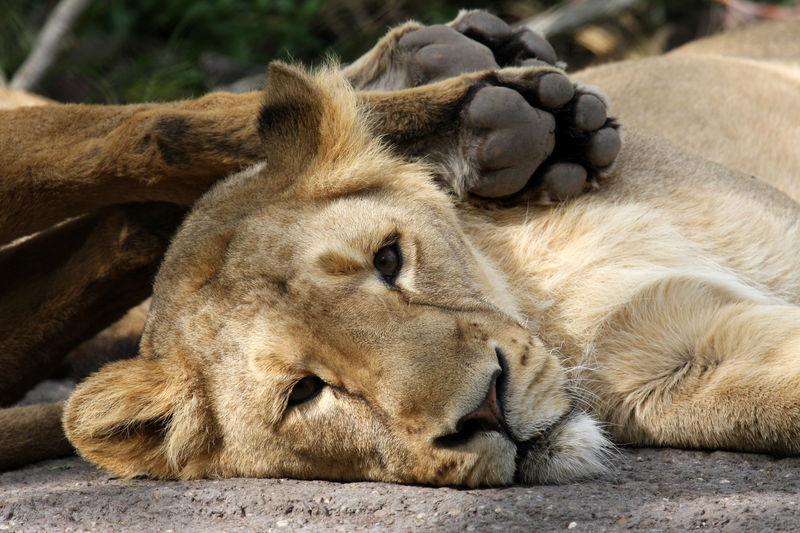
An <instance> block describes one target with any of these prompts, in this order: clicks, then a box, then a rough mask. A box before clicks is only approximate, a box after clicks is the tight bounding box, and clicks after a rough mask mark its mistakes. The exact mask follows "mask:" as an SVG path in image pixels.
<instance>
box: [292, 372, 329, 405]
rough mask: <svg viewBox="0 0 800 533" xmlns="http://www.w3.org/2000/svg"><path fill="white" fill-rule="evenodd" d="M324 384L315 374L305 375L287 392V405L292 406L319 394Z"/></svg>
mask: <svg viewBox="0 0 800 533" xmlns="http://www.w3.org/2000/svg"><path fill="white" fill-rule="evenodd" d="M324 386H325V382H324V381H322V380H321V379H319V378H318V377H317V376H306V377H304V378H303V379H301V380H300V381H298V382H297V383H295V385H294V388H293V389H292V392H291V393H290V394H289V406H294V405H298V404H301V403H303V402H307V401H308V400H310V399H312V398H313V397H315V396H316V395H317V394H319V391H321V390H322V388H323V387H324Z"/></svg>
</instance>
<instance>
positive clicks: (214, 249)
mask: <svg viewBox="0 0 800 533" xmlns="http://www.w3.org/2000/svg"><path fill="white" fill-rule="evenodd" d="M795 28H796V26H795ZM771 35H772V33H769V32H768V33H766V34H762V37H760V38H759V39H756V40H755V41H753V42H755V43H757V44H759V45H760V43H762V42H763V44H764V46H766V47H767V48H769V47H770V46H772V44H771V43H772V42H771V41H769V38H770V36H771ZM789 35H790V36H795V39H796V36H797V35H800V32H797V31H794V32H789ZM765 40H766V41H765ZM753 57H755V56H753ZM654 61H655V60H654ZM663 61H665V63H659V62H657V61H655V62H649V61H642V62H638V63H634V64H632V65H633V66H631V67H630V68H631V69H632V70H631V71H626V70H625V69H626V68H628V67H626V64H622V65H619V66H610V67H606V68H607V69H608V70H602V69H601V70H597V71H587V72H584V73H579V74H578V75H577V76H578V78H579V79H581V80H584V81H586V82H588V83H596V84H598V85H601V86H603V87H604V88H605V82H604V81H603V80H606V79H608V80H614V79H617V80H618V81H617V82H616V83H614V82H612V81H608V88H609V90H608V92H609V93H610V94H611V97H612V99H615V101H616V104H615V105H616V106H617V107H616V108H615V109H618V110H620V111H619V112H620V115H621V116H622V119H623V121H625V120H630V121H631V122H635V121H637V120H641V121H642V122H643V124H644V125H645V126H646V129H647V130H648V131H649V132H650V133H648V132H646V131H640V130H638V129H637V128H636V127H630V128H628V130H627V132H626V145H625V148H624V149H623V152H622V153H621V154H620V157H619V159H618V161H617V163H616V166H615V168H614V170H613V171H612V173H611V174H610V175H609V176H608V177H607V178H606V181H605V182H604V183H603V184H602V186H601V187H600V189H599V190H598V191H596V192H594V193H591V194H587V195H584V196H582V197H579V198H577V199H574V200H571V201H568V202H566V203H564V204H562V205H558V206H554V207H541V206H534V205H494V204H489V203H485V202H480V201H477V200H467V199H464V198H459V197H457V196H454V195H452V194H449V192H448V191H447V190H443V189H442V187H441V185H439V184H437V182H434V180H433V179H432V172H438V170H437V169H435V168H432V167H431V166H430V165H426V164H422V163H419V162H418V161H416V160H414V159H408V158H406V157H400V156H399V155H398V152H401V153H403V154H406V153H407V151H406V150H404V146H403V142H404V141H403V139H408V138H412V137H414V136H415V135H417V134H419V133H422V134H425V135H433V134H435V133H437V132H438V133H439V134H441V133H447V132H448V131H449V130H448V129H447V127H446V123H447V120H446V119H442V118H441V117H446V116H452V115H448V112H451V111H452V110H454V109H458V106H459V105H460V102H461V101H463V99H464V98H465V95H466V94H468V93H469V90H470V87H473V86H474V84H476V83H479V82H481V81H482V80H485V79H486V78H485V77H484V76H485V75H484V74H475V75H465V76H461V77H460V78H457V79H454V80H448V81H445V82H440V83H437V84H433V85H430V86H427V87H422V88H418V89H413V90H406V91H401V92H398V93H383V94H380V93H378V94H371V95H364V94H361V95H356V94H354V93H353V92H352V91H351V90H350V89H349V88H348V86H347V84H346V83H345V81H344V79H343V77H342V76H341V75H340V74H337V73H335V72H332V71H330V70H325V71H323V72H320V73H317V74H315V75H313V76H312V75H307V74H304V73H303V72H300V71H298V70H295V69H291V68H288V67H285V66H274V67H273V69H272V71H271V74H270V77H269V86H268V87H267V90H266V91H265V98H266V102H265V104H264V105H265V110H266V114H267V115H268V117H269V119H270V120H269V125H270V127H269V128H267V129H265V130H264V131H262V137H263V142H264V144H265V146H266V147H268V148H269V152H268V153H267V154H266V161H265V162H262V163H259V164H256V165H255V166H253V167H251V168H249V169H247V170H244V171H242V172H239V173H236V174H234V175H232V176H230V177H229V178H227V179H225V180H224V181H222V182H220V183H218V184H217V185H216V186H214V187H213V188H212V189H211V191H210V192H208V193H207V194H205V195H204V196H203V197H202V198H201V199H200V200H199V201H198V202H197V203H196V205H195V206H194V209H193V211H192V212H191V214H190V215H189V216H188V218H187V219H186V221H185V222H184V223H183V225H182V227H181V229H180V230H179V232H178V233H177V235H176V237H175V239H174V240H173V242H172V245H171V247H170V249H169V251H168V252H167V254H166V256H165V259H164V262H163V265H162V267H161V269H160V271H159V274H158V277H157V280H156V284H155V289H154V295H153V304H152V308H151V312H150V315H149V317H148V321H147V325H146V328H145V333H144V337H143V340H142V344H141V352H140V355H139V356H138V357H137V358H136V359H133V360H129V361H121V362H117V363H112V364H110V365H108V366H106V367H105V368H104V369H103V370H101V371H100V372H99V373H97V374H95V375H94V376H93V377H91V378H89V379H88V380H87V381H86V382H84V383H83V384H82V385H80V386H79V387H78V389H77V390H76V392H75V393H74V394H73V396H72V397H71V399H70V400H69V402H68V404H67V406H66V409H65V418H64V424H65V429H66V431H67V434H68V436H69V438H70V440H71V441H72V442H73V444H75V446H76V447H77V448H78V450H79V452H80V453H81V454H82V455H83V456H85V457H86V458H88V459H90V460H92V461H94V462H96V463H97V464H99V465H101V466H103V467H104V468H107V469H109V470H111V471H113V472H115V473H117V474H119V475H124V476H132V475H135V474H138V473H140V472H145V473H148V474H150V475H153V476H158V477H174V478H195V477H225V476H294V477H303V478H328V479H342V480H348V479H377V480H390V481H402V482H415V483H429V484H463V485H486V484H506V483H512V482H514V481H518V482H563V481H568V480H570V479H575V478H577V477H580V476H585V475H591V474H593V473H595V472H597V471H599V470H600V469H602V467H603V454H604V452H605V450H606V449H607V448H606V446H607V443H606V442H605V439H604V437H603V436H602V434H601V432H600V431H599V429H598V423H597V422H595V420H600V421H602V422H603V423H604V425H605V427H606V431H607V432H608V434H610V436H611V437H612V438H613V439H614V441H616V442H618V443H634V444H640V445H665V446H685V447H699V448H712V449H714V448H726V449H737V450H748V451H765V452H770V453H779V454H784V453H788V454H798V453H800V444H798V443H800V439H798V437H799V436H800V435H798V433H800V407H799V406H800V397H798V390H800V387H799V385H800V365H799V364H798V362H797V354H798V349H800V309H799V308H798V304H800V302H798V300H799V299H800V275H799V274H798V258H797V257H798V256H797V253H796V251H797V250H798V248H799V246H798V245H800V228H799V227H798V224H800V206H798V204H797V203H796V202H795V200H792V199H791V198H789V197H788V196H786V195H784V194H782V193H780V192H778V191H777V190H776V189H774V188H772V187H770V186H769V185H768V184H767V183H769V182H773V183H775V184H777V185H781V186H784V187H787V188H788V187H790V186H791V184H792V183H794V182H796V181H797V178H798V176H797V169H798V167H797V165H796V163H795V162H794V159H792V157H793V156H794V155H796V152H795V151H794V150H795V148H793V146H797V145H796V144H795V145H784V144H781V140H782V138H783V137H782V135H787V136H791V135H792V132H791V131H790V130H791V125H792V124H797V123H799V122H800V121H799V120H798V118H800V112H798V107H797V105H798V97H797V96H796V95H797V94H800V82H793V81H791V80H792V79H793V78H791V77H787V76H786V72H792V70H791V69H792V68H793V67H792V65H791V61H790V60H789V59H787V58H784V60H783V61H782V62H771V63H769V64H768V66H769V68H767V67H766V66H765V67H764V68H761V67H762V62H760V61H756V62H753V61H752V60H741V62H734V63H735V65H733V63H731V61H732V59H731V58H728V57H725V56H721V55H714V56H713V57H711V55H709V54H700V53H697V54H695V53H691V52H690V51H689V50H687V51H684V52H680V51H679V52H675V53H674V54H671V55H669V56H666V57H665V59H664V60H663ZM748 61H750V62H749V63H748ZM731 65H733V66H731ZM745 65H751V66H752V67H753V69H755V70H756V71H757V72H758V75H757V77H759V78H767V77H774V78H775V79H774V80H773V82H769V81H768V80H766V79H763V81H764V83H761V81H759V82H758V83H759V85H758V89H757V94H758V96H759V98H758V99H754V98H750V99H746V100H745V101H744V102H743V103H742V104H741V105H743V107H742V109H741V112H747V113H748V118H747V121H746V123H745V124H744V127H745V128H748V129H751V130H752V131H754V132H761V134H760V135H749V134H748V136H747V137H746V139H747V140H748V141H750V144H747V145H742V146H739V148H738V149H737V150H734V149H733V148H727V147H726V148H725V149H722V151H721V152H719V150H720V149H719V148H718V145H716V144H714V143H713V142H712V141H713V140H714V136H713V135H708V134H707V133H706V132H704V131H703V130H702V128H696V127H693V125H694V124H696V123H706V124H708V123H712V122H710V121H714V122H713V124H715V125H716V127H717V128H720V129H721V131H736V130H737V127H736V126H737V125H738V126H739V127H741V125H742V122H741V116H740V115H738V114H734V113H733V112H727V111H729V110H728V109H727V108H726V105H727V104H726V103H725V101H724V100H725V98H722V99H721V97H720V95H725V97H726V98H731V99H733V98H735V97H736V95H737V94H740V93H742V92H744V91H746V90H747V89H746V87H749V86H750V84H751V82H752V79H751V78H752V76H751V77H745V75H744V73H745V69H746V66H745ZM665 67H668V69H667V70H666V71H665ZM614 69H616V70H614ZM731 69H733V70H734V71H736V72H739V74H740V75H736V76H734V78H732V79H734V80H735V85H730V84H729V83H727V82H728V80H727V79H726V78H725V77H724V74H725V73H728V72H729V71H730V70H731ZM737 69H738V70H737ZM615 72H616V74H614V73H615ZM607 73H608V77H607V78H606V77H605V76H606V74H607ZM536 74H537V71H536V69H533V70H530V71H523V70H513V69H512V70H509V71H504V73H503V76H505V77H507V79H513V78H514V77H515V76H535V75H536ZM632 74H635V76H633V75H632ZM617 76H619V78H617ZM366 78H369V76H365V79H366ZM639 79H642V80H644V79H647V80H650V81H649V85H647V84H643V85H638V86H636V89H635V90H633V92H632V95H631V94H630V93H626V92H625V88H626V87H627V86H628V84H629V83H633V81H631V80H639ZM687 79H691V80H692V81H691V85H689V86H686V88H684V89H683V92H680V91H678V89H677V88H676V92H675V93H672V92H670V91H669V90H664V89H663V88H662V85H666V86H668V85H669V84H673V83H674V84H675V85H676V87H679V86H680V84H681V83H682V80H687ZM792 83H794V85H793V87H794V93H793V95H794V96H793V95H792V94H789V93H787V92H786V89H787V87H791V86H792V85H791V84H792ZM718 84H722V85H721V86H719V85H718ZM705 92H708V93H709V94H711V95H716V96H715V97H714V98H711V99H709V100H708V101H707V102H706V104H707V105H704V106H693V104H694V100H691V97H692V96H696V97H697V99H699V100H702V99H703V98H705V97H704V96H702V94H703V93H705ZM647 94H653V95H660V96H661V97H663V99H662V100H658V99H656V100H650V99H648V98H645V97H644V96H643V95H647ZM673 94H674V95H677V96H675V97H674V101H673ZM745 94H746V92H745ZM698 95H699V96H698ZM765 102H769V103H772V102H778V104H776V105H779V106H780V107H778V108H776V109H777V110H778V112H779V113H780V114H781V115H783V117H784V118H786V120H787V121H788V122H781V121H780V120H777V118H776V117H775V116H774V115H773V114H772V112H771V111H770V109H763V108H765V107H766V108H769V105H767V104H765ZM682 104H685V105H687V106H690V107H691V119H690V120H687V121H686V122H685V123H684V124H683V129H681V127H680V123H679V121H678V120H675V121H672V120H670V118H671V117H669V116H667V117H660V118H658V116H657V113H658V109H659V108H660V106H662V105H663V106H667V107H669V106H672V107H673V108H674V109H679V108H681V105H682ZM762 109H763V112H762V113H760V112H759V110H762ZM163 111H164V110H161V111H157V112H156V115H155V116H156V117H157V116H158V114H157V113H160V112H163ZM144 112H145V113H147V112H149V111H147V110H145V111H144ZM117 113H120V112H117ZM72 114H73V116H74V115H75V114H74V113H72ZM112 115H113V113H112ZM262 115H263V113H262ZM65 116H66V115H65ZM131 116H132V115H126V116H120V120H121V123H126V121H128V120H129V119H130V117H131ZM393 117H397V118H396V119H395V118H393ZM437 117H439V118H437ZM793 118H794V120H792V119H793ZM787 124H788V126H787ZM662 126H663V133H664V135H666V136H668V137H669V136H674V137H676V139H673V141H675V142H676V143H678V144H680V143H682V145H683V146H686V147H689V148H691V149H692V151H694V152H695V155H693V154H690V153H688V152H687V151H685V149H681V148H679V147H675V146H672V145H671V144H670V142H669V141H667V140H665V139H664V138H663V137H658V136H656V135H654V134H653V133H655V134H659V133H662V131H661V129H662ZM251 127H253V126H251ZM223 129H224V128H223ZM787 130H789V131H787ZM698 131H699V132H700V133H698ZM773 131H774V132H779V133H780V135H775V136H772V134H771V133H770V132H773ZM681 132H683V133H684V139H682V140H681V139H679V137H680V134H681ZM73 134H75V133H73ZM695 136H696V137H695ZM693 138H695V139H696V141H695V142H692V139H693ZM125 139H127V137H125ZM0 140H1V139H0ZM679 141H680V142H679ZM120 142H121V141H120ZM126 142H128V141H126ZM736 142H738V141H736V140H732V141H731V143H732V144H735V143H736ZM113 144H114V143H112V145H113ZM387 144H388V145H391V146H389V147H387ZM127 146H128V148H127V149H126V150H129V149H130V146H131V145H127ZM115 149H116V147H115ZM126 150H122V151H121V152H120V156H121V157H126V156H127V151H126ZM741 152H745V153H748V154H750V158H738V157H737V156H738V154H739V153H741ZM697 154H699V155H697ZM700 156H703V157H704V158H705V159H704V158H703V157H700ZM714 158H717V159H716V160H717V161H720V162H721V163H724V164H726V165H727V166H723V165H720V164H717V163H713V162H711V161H710V159H714ZM212 159H213V158H212ZM749 159H755V160H760V159H766V160H767V161H765V162H762V163H758V164H759V165H763V167H762V166H759V167H758V168H764V169H767V170H769V171H772V172H773V173H772V174H768V175H762V176H760V177H761V178H762V179H764V180H766V182H767V183H765V182H763V181H760V180H758V179H755V178H752V177H750V176H749V175H748V174H746V173H742V172H741V170H746V168H747V167H744V166H743V165H744V163H742V162H740V161H744V162H747V161H749ZM145 163H147V161H145ZM148 164H150V165H152V164H153V163H148ZM145 167H146V165H145ZM160 168H164V167H160ZM439 177H440V178H441V176H439ZM177 182H178V183H179V184H180V183H181V181H180V179H178V180H177ZM181 187H184V186H183V185H181ZM109 188H112V189H113V186H109ZM156 189H158V187H156ZM184 190H189V189H188V188H185V189H184ZM787 190H789V189H787ZM112 192H114V193H116V194H121V193H122V192H124V188H121V189H117V190H115V191H112ZM136 194H138V193H135V192H134V193H133V197H136ZM187 196H188V195H178V196H176V198H177V197H184V198H185V197H187ZM795 198H797V197H795ZM56 203H57V202H55V200H54V201H53V204H54V205H55V204H56ZM393 244H396V245H397V247H398V248H399V249H400V251H401V253H402V257H403V263H402V268H401V269H400V272H399V274H398V276H397V278H396V280H395V282H394V283H395V285H392V284H387V282H385V281H384V280H383V279H382V278H381V276H380V275H379V273H378V272H377V271H376V267H375V266H374V265H373V261H374V256H375V254H376V252H377V251H378V250H380V249H382V248H383V247H385V246H387V245H393ZM499 370H502V374H501V375H502V376H503V378H502V383H503V385H502V387H501V389H500V391H499V392H500V396H501V400H502V402H503V404H504V415H505V419H506V423H507V427H506V428H505V429H506V431H507V433H506V434H501V433H499V432H495V431H481V432H478V433H477V434H476V435H474V437H473V438H472V439H470V440H469V441H467V442H465V443H463V444H461V445H458V446H442V445H439V444H437V442H440V441H438V440H437V439H440V438H441V437H442V436H446V435H450V434H452V433H453V432H454V431H455V430H456V426H457V422H458V420H459V419H460V418H461V417H462V416H464V415H466V414H468V413H470V412H471V411H474V410H475V408H476V407H477V406H479V405H481V402H482V401H484V399H485V398H486V397H487V390H490V389H491V387H492V385H491V383H492V376H494V375H496V373H497V372H498V371H499ZM310 375H314V376H318V377H319V378H321V379H322V380H323V381H324V382H325V383H326V384H327V386H325V387H324V388H323V389H322V390H321V392H320V393H319V394H318V395H317V396H315V397H313V399H310V400H309V401H307V402H303V403H300V404H298V405H293V406H290V405H288V401H289V398H290V395H291V391H292V389H293V387H295V385H296V384H297V383H298V382H299V381H300V380H301V379H303V378H304V377H307V376H310Z"/></svg>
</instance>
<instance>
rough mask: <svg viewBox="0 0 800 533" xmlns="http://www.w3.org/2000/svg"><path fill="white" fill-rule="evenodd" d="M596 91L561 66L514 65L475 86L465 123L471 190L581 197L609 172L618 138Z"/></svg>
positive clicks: (539, 198)
mask: <svg viewBox="0 0 800 533" xmlns="http://www.w3.org/2000/svg"><path fill="white" fill-rule="evenodd" d="M606 109H607V104H606V101H605V98H604V97H603V96H602V94H600V93H599V92H597V91H596V90H593V89H590V88H587V87H581V86H575V85H573V83H572V82H571V81H570V80H569V78H568V77H567V76H566V75H565V74H563V73H561V72H559V71H553V70H547V71H545V72H542V71H541V69H531V70H529V69H526V70H519V69H511V70H504V71H500V72H498V73H497V74H496V83H492V84H491V85H488V86H485V87H482V88H480V89H478V90H477V91H476V92H475V94H474V97H473V98H472V99H471V100H470V101H469V103H468V104H467V105H466V108H465V110H464V115H463V116H464V121H463V123H462V127H465V128H466V129H467V130H468V131H470V132H472V134H473V135H474V140H473V141H472V143H471V144H470V145H469V146H470V148H469V149H471V150H472V152H473V153H472V154H471V155H468V159H470V160H472V161H473V168H474V173H473V174H472V175H471V176H470V177H469V178H468V179H467V180H466V181H465V183H464V186H465V187H464V188H465V189H466V191H467V192H469V193H471V194H474V195H477V196H481V197H486V198H504V197H510V196H514V195H517V196H515V198H519V199H522V198H524V199H532V200H536V201H540V202H545V203H547V202H551V201H560V200H565V199H567V198H570V197H573V196H576V195H577V194H579V193H580V192H582V191H583V190H584V189H585V188H587V187H588V186H591V184H593V183H596V179H597V178H598V177H599V176H602V175H603V174H604V173H605V172H607V171H608V170H609V169H610V167H611V165H612V164H613V162H614V160H615V159H616V157H617V154H618V153H619V150H620V147H621V137H620V134H619V131H618V126H617V124H616V122H615V121H614V119H612V118H609V117H608V115H607V112H606Z"/></svg>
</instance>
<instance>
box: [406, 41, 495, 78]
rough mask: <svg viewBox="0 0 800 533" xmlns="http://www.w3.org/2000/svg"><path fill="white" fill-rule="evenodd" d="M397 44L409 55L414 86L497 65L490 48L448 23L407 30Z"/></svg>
mask: <svg viewBox="0 0 800 533" xmlns="http://www.w3.org/2000/svg"><path fill="white" fill-rule="evenodd" d="M398 44H399V46H400V47H401V48H402V49H404V50H406V51H407V52H408V53H409V54H410V59H409V63H408V72H409V76H410V79H411V82H410V84H411V85H414V86H417V85H424V84H427V83H431V82H435V81H440V80H444V79H447V78H452V77H455V76H458V75H459V74H464V73H466V72H477V71H481V70H491V69H495V68H497V63H496V62H495V60H494V55H493V54H492V51H491V50H489V48H487V47H486V46H484V45H482V44H481V43H479V42H477V41H474V40H472V39H469V38H468V37H465V36H464V35H462V34H461V33H459V32H457V31H455V30H453V29H452V28H448V27H447V26H428V27H427V28H423V29H421V30H415V31H412V32H409V33H407V34H405V35H404V36H403V37H401V38H400V41H399V43H398Z"/></svg>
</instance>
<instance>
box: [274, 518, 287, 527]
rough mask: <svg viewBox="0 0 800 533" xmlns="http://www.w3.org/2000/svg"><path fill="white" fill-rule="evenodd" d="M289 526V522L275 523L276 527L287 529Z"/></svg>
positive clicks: (279, 521)
mask: <svg viewBox="0 0 800 533" xmlns="http://www.w3.org/2000/svg"><path fill="white" fill-rule="evenodd" d="M288 525H289V521H288V520H278V521H277V522H275V527H286V526H288Z"/></svg>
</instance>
